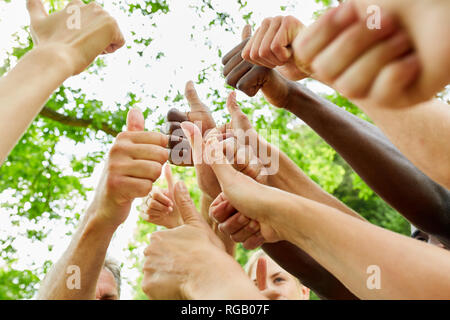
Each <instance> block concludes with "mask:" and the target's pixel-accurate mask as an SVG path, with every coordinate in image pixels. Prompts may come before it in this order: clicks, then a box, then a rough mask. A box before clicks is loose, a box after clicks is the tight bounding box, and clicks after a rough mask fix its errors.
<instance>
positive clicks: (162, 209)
mask: <svg viewBox="0 0 450 320" xmlns="http://www.w3.org/2000/svg"><path fill="white" fill-rule="evenodd" d="M171 208H172V207H169V206H166V205H165V204H163V203H161V202H159V201H158V200H156V199H155V198H153V199H152V201H151V202H150V206H149V207H148V209H147V214H148V215H149V216H152V215H155V213H170V212H171V211H172V210H173V209H172V210H171Z"/></svg>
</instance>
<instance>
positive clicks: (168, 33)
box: [0, 0, 323, 299]
mask: <svg viewBox="0 0 450 320" xmlns="http://www.w3.org/2000/svg"><path fill="white" fill-rule="evenodd" d="M105 2H106V4H105V8H106V10H107V11H109V12H110V13H111V14H112V16H114V17H115V18H116V19H117V20H118V22H119V25H120V26H121V28H122V30H123V33H124V35H125V37H126V38H127V40H128V43H131V42H132V40H131V38H130V32H129V31H130V30H142V31H145V32H147V30H148V32H149V34H151V35H152V37H153V38H154V39H155V40H154V41H153V42H152V43H151V45H150V46H149V47H148V48H147V49H146V51H145V53H144V56H143V57H142V58H139V57H138V56H136V55H135V54H133V55H132V56H130V53H132V52H135V51H131V50H126V49H122V50H120V51H119V52H117V53H116V54H114V55H112V56H109V57H107V58H106V64H107V67H106V68H105V69H104V70H103V73H102V77H103V78H104V81H103V82H100V81H99V80H98V79H99V78H98V76H97V75H94V76H90V75H83V76H78V77H76V78H73V79H70V80H68V81H67V83H66V85H69V86H72V87H80V88H82V89H83V92H85V93H87V94H88V96H90V97H95V98H97V99H99V100H102V101H104V105H105V107H106V108H107V106H108V105H114V103H115V102H123V101H126V100H125V97H126V94H127V93H128V92H138V95H139V96H143V101H142V103H141V104H140V108H141V109H145V108H152V106H156V105H159V106H161V108H160V109H161V112H162V113H165V112H166V111H167V110H168V108H169V106H168V105H166V103H165V102H164V101H163V99H162V98H163V97H164V96H165V95H166V94H167V93H168V91H169V90H170V89H171V87H170V85H172V86H173V89H174V91H175V92H176V91H177V90H178V91H180V92H181V93H182V92H184V85H185V83H186V81H187V80H190V79H192V78H193V77H196V76H197V74H198V73H199V71H201V70H202V69H204V68H205V67H207V66H209V65H211V64H213V63H217V64H218V67H219V68H218V70H220V61H218V60H219V59H218V58H217V50H216V47H219V48H221V49H222V52H224V53H226V52H227V51H228V50H229V49H231V48H232V47H234V46H235V45H236V44H237V43H238V42H239V39H240V38H239V35H233V34H232V33H231V32H225V31H223V29H221V28H220V27H214V28H213V29H212V30H211V31H206V32H203V31H202V30H203V29H202V28H203V26H204V25H206V24H207V23H208V22H209V21H211V20H212V19H213V16H212V15H211V13H209V12H207V13H206V14H205V15H204V16H202V17H201V18H199V17H198V16H197V14H196V12H195V10H194V9H191V8H189V4H194V3H195V4H199V3H200V2H201V1H199V0H196V1H170V0H169V1H168V2H169V6H170V12H169V13H168V14H167V15H161V16H159V17H156V18H154V20H153V21H151V22H149V20H148V18H145V17H144V18H141V19H139V18H130V17H128V16H127V15H126V14H125V13H124V12H122V11H120V10H119V9H118V7H116V6H114V5H113V4H112V2H109V1H105ZM114 2H116V1H114ZM213 3H214V5H215V6H216V9H217V10H219V11H226V12H229V13H230V14H232V15H234V17H235V21H236V23H238V24H243V21H242V19H241V16H242V12H239V11H238V6H237V5H236V1H213ZM281 6H287V10H286V11H282V10H281V9H280V7H281ZM247 9H248V10H249V11H253V12H254V14H253V16H252V19H253V21H255V22H256V23H257V24H258V25H259V23H260V22H261V21H262V19H263V18H265V17H268V16H276V15H289V14H290V15H294V16H296V17H297V18H299V19H300V20H302V21H303V22H304V23H305V24H309V23H311V22H312V15H313V12H314V11H316V10H318V9H320V6H318V5H317V4H316V3H315V1H314V0H298V1H295V0H285V1H281V0H279V1H276V0H274V1H261V0H248V6H247ZM247 9H246V10H247ZM153 22H155V23H156V24H157V28H156V29H155V28H153V27H151V24H152V23H153ZM26 24H28V15H27V12H26V9H25V1H17V0H15V1H13V3H11V4H6V3H4V2H3V1H2V2H1V3H0V61H3V59H4V58H5V55H6V52H7V51H8V50H10V49H11V48H12V47H13V46H15V45H16V43H15V39H14V38H13V37H12V36H11V35H12V34H13V33H14V32H16V31H18V30H20V28H21V26H23V25H26ZM193 25H195V26H197V27H196V30H193V29H192V26H193ZM240 28H241V25H237V26H235V29H236V30H240ZM155 31H158V33H156V32H155ZM191 33H194V38H193V40H191V38H190V35H191ZM207 37H208V39H207ZM205 41H210V42H211V43H212V45H213V47H212V49H208V47H207V46H205V45H204V44H205ZM158 52H164V54H165V57H164V58H162V59H161V60H159V61H157V62H156V61H155V59H154V57H155V56H156V54H157V53H158ZM130 59H131V63H130V64H129V63H128V61H129V60H130ZM147 65H150V66H147ZM146 66H147V67H146ZM194 80H195V79H194ZM208 87H214V88H217V89H220V90H221V92H223V93H224V94H225V91H224V89H223V87H224V80H223V78H222V77H221V74H220V71H217V72H211V73H210V75H209V83H208V84H203V85H201V86H199V87H198V91H199V94H200V97H205V95H206V92H207V89H208ZM141 89H142V91H143V92H144V93H145V94H144V95H143V94H140V93H139V92H141ZM322 89H323V88H322ZM152 95H155V96H156V97H158V98H152ZM240 97H244V96H243V95H242V94H238V99H239V98H240ZM157 116H158V114H155V115H154V116H152V117H151V118H149V119H147V123H146V125H147V128H149V129H151V128H152V127H153V123H154V119H155V118H157ZM100 148H104V147H103V146H101V145H100V144H98V143H88V144H85V145H76V146H74V145H73V143H72V142H69V141H66V140H62V141H61V142H60V144H59V145H58V149H59V151H61V153H62V154H63V155H69V156H70V155H72V154H74V150H76V153H75V154H76V155H77V156H81V155H83V154H86V153H88V152H92V151H93V150H99V149H100ZM68 159H69V158H68V157H67V156H61V157H60V158H59V159H58V162H59V163H60V164H61V166H63V167H65V168H67V172H70V163H69V162H68ZM101 170H102V168H101V166H99V168H97V169H96V170H95V173H94V175H93V176H92V177H91V178H90V179H87V180H86V181H84V183H85V185H86V186H91V187H95V186H96V185H97V181H98V179H99V175H100V173H101ZM92 195H93V194H92V193H91V194H90V195H89V199H91V198H92ZM7 197H8V195H7V194H6V193H3V194H0V201H4V199H6V198H7ZM136 202H138V201H136ZM87 205H88V203H79V204H78V206H77V208H78V211H77V212H82V208H84V207H86V206H87ZM72 214H73V212H67V216H71V215H72ZM137 219H138V214H137V212H136V210H135V209H133V211H132V213H131V214H130V217H129V219H128V220H127V222H126V223H125V224H124V225H123V226H121V228H120V229H119V230H118V232H117V233H116V236H115V238H114V240H113V242H112V243H111V246H110V254H111V255H112V256H113V257H115V258H116V259H118V260H120V261H122V262H124V263H125V266H124V268H123V276H124V281H123V290H122V298H123V299H130V298H132V295H133V292H132V290H131V287H130V286H129V285H128V283H127V280H130V281H133V280H134V279H135V278H136V276H137V275H138V274H139V272H140V271H139V270H132V269H131V263H130V262H129V261H127V255H126V254H127V252H128V251H127V250H126V248H127V245H128V243H129V242H130V240H132V239H133V231H134V229H135V226H136V221H137ZM41 224H42V226H43V227H44V226H45V227H47V229H53V231H52V232H51V234H50V235H49V237H48V238H47V239H45V241H44V243H39V242H31V241H29V240H28V239H23V238H18V239H17V241H16V243H15V247H16V248H18V249H19V251H20V261H19V262H18V263H17V264H16V265H15V267H16V268H17V269H26V268H31V269H34V268H35V267H36V266H40V265H42V263H43V262H44V261H46V260H52V261H54V262H55V261H56V260H57V259H58V258H59V257H60V256H61V254H62V252H63V251H64V250H65V248H67V246H68V243H69V241H70V237H69V236H66V235H65V233H66V232H67V230H68V227H67V226H66V225H65V224H64V221H56V222H55V221H51V222H49V221H43V222H41ZM14 230H15V229H14V227H13V226H11V225H10V223H9V219H8V214H2V215H0V236H3V235H5V234H8V233H12V232H16V231H14ZM20 230H22V231H23V230H26V225H21V227H20ZM49 245H53V246H54V248H53V250H52V251H51V252H49V251H48V246H49ZM0 265H1V261H0Z"/></svg>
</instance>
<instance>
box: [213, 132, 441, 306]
mask: <svg viewBox="0 0 450 320" xmlns="http://www.w3.org/2000/svg"><path fill="white" fill-rule="evenodd" d="M218 144H219V143H218V141H214V140H211V141H209V142H208V143H207V148H208V149H213V150H216V152H214V151H213V152H210V154H215V155H217V156H216V157H215V158H213V160H212V164H211V166H212V168H213V169H214V172H215V173H216V176H217V178H218V179H219V181H220V183H221V186H222V190H223V192H224V194H225V196H226V197H227V199H228V200H229V201H230V203H231V204H232V205H233V207H235V208H236V209H237V210H238V211H239V212H241V213H243V214H245V215H246V216H247V217H249V218H251V219H256V220H257V221H259V223H260V225H261V233H262V235H263V236H264V238H265V239H267V240H268V241H270V242H277V241H280V240H286V241H289V242H291V243H293V244H294V245H296V246H298V247H299V248H301V249H302V250H304V251H305V252H307V253H308V254H309V255H310V256H311V257H312V258H313V259H314V260H316V261H317V262H318V263H320V264H321V265H322V266H323V267H324V268H326V269H327V270H328V271H330V272H331V273H332V274H333V275H335V276H336V278H337V279H339V281H341V282H342V283H343V284H344V285H345V286H346V287H347V288H349V290H350V291H351V292H353V293H354V294H355V295H356V296H358V297H359V298H361V299H448V298H449V297H450V291H449V290H448V288H449V285H450V276H449V275H448V273H447V272H446V270H447V269H448V268H449V267H450V253H449V252H448V251H446V250H444V249H441V248H437V247H435V246H432V245H429V244H425V243H422V242H419V241H416V240H414V239H411V238H408V237H405V236H403V235H399V234H396V233H393V232H391V231H388V230H384V229H382V228H379V227H377V226H374V225H371V224H369V223H367V222H364V221H362V220H360V219H356V218H354V217H351V216H349V215H347V214H344V213H343V212H341V211H339V210H337V209H335V208H332V207H329V206H326V205H324V204H321V203H318V202H315V201H312V200H309V199H306V198H303V197H300V196H297V195H293V194H291V193H287V192H285V191H282V190H279V189H274V188H269V187H267V186H264V185H262V184H259V183H257V182H256V181H254V180H253V179H251V178H249V177H247V176H245V175H243V174H241V173H239V172H238V171H236V170H235V169H233V167H232V166H231V165H229V164H226V161H225V160H223V159H224V156H223V155H222V156H220V153H219V152H218V151H217V150H220V149H221V148H218V147H217V145H218ZM208 152H209V151H208ZM274 213H276V214H274ZM418 257H420V259H418ZM372 266H375V267H376V268H377V270H380V272H381V274H380V276H381V288H380V289H379V290H373V288H371V286H369V285H368V278H369V275H368V273H367V272H368V271H367V270H368V268H369V267H372Z"/></svg>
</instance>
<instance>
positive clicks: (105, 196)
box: [94, 109, 168, 228]
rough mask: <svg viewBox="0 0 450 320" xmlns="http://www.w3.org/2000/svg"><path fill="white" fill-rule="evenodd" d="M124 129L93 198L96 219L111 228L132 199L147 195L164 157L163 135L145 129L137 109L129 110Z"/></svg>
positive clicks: (116, 224) (159, 173) (125, 216)
mask: <svg viewBox="0 0 450 320" xmlns="http://www.w3.org/2000/svg"><path fill="white" fill-rule="evenodd" d="M127 128H128V130H127V131H124V132H122V133H120V134H119V135H118V136H117V138H116V141H115V142H114V145H113V146H112V148H111V150H110V152H109V158H108V161H107V163H106V165H105V169H104V172H103V175H102V178H101V181H100V184H99V186H98V188H97V193H96V197H95V199H94V204H95V205H94V208H95V209H96V210H95V211H96V216H97V218H98V219H101V220H102V222H103V223H107V224H109V225H111V226H113V227H115V228H117V227H118V226H119V225H120V224H121V223H122V222H124V221H125V219H126V218H127V217H128V214H129V211H130V208H131V204H132V202H133V200H134V199H135V198H141V197H145V196H146V195H148V194H149V192H150V191H151V190H152V186H153V182H155V181H156V179H158V178H159V176H160V175H161V171H162V166H163V164H164V163H165V162H166V161H167V159H168V151H167V149H166V147H167V144H168V138H167V136H165V135H163V134H161V133H159V132H145V131H144V116H143V114H142V112H141V111H139V110H138V109H132V110H130V111H129V113H128V117H127Z"/></svg>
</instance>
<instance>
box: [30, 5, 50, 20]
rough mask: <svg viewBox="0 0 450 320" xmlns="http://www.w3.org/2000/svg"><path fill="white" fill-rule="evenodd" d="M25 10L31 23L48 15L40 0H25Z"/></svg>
mask: <svg viewBox="0 0 450 320" xmlns="http://www.w3.org/2000/svg"><path fill="white" fill-rule="evenodd" d="M27 10H28V13H29V14H30V20H31V24H33V23H34V22H35V21H37V20H40V19H43V18H45V17H47V16H48V13H47V11H46V10H45V7H44V4H43V3H42V0H27Z"/></svg>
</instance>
